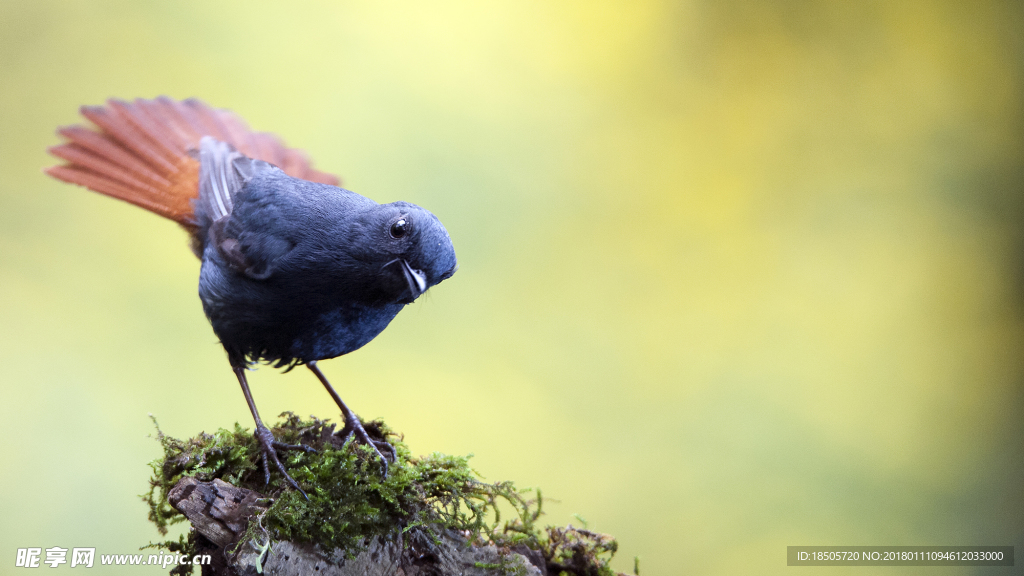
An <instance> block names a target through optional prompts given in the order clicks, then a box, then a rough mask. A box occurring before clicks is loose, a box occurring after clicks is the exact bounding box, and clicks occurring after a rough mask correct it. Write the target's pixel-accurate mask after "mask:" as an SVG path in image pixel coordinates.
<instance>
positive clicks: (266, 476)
mask: <svg viewBox="0 0 1024 576" xmlns="http://www.w3.org/2000/svg"><path fill="white" fill-rule="evenodd" d="M255 435H256V441H257V442H258V443H259V445H260V452H261V453H262V458H261V459H262V460H263V481H264V483H266V484H268V485H269V484H270V463H271V462H273V463H274V466H275V467H276V468H277V469H278V471H279V472H281V475H282V476H284V479H285V480H287V481H288V484H290V485H291V487H292V488H295V489H296V490H298V491H299V493H300V494H302V496H303V497H304V498H305V499H306V500H309V496H307V495H306V492H305V491H303V490H302V488H299V483H298V482H296V481H295V479H294V478H292V477H291V476H290V475H289V474H288V471H287V470H285V469H284V465H283V464H281V460H280V459H278V457H277V451H278V450H303V451H305V452H316V450H314V449H313V448H310V447H309V446H303V445H302V444H285V443H284V442H278V441H277V440H275V439H274V434H273V433H272V432H271V431H270V429H269V428H267V427H266V426H264V425H263V424H259V425H257V426H256V432H255Z"/></svg>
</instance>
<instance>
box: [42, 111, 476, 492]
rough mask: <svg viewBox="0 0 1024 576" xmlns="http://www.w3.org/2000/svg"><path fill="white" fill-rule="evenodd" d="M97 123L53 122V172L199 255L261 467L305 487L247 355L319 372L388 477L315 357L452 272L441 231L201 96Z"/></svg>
mask: <svg viewBox="0 0 1024 576" xmlns="http://www.w3.org/2000/svg"><path fill="white" fill-rule="evenodd" d="M82 114H83V116H85V117H86V118H88V119H89V120H91V121H92V122H93V123H94V124H96V125H97V126H98V127H99V129H100V130H99V131H93V130H89V129H87V128H83V127H79V126H73V127H68V128H62V129H60V130H59V131H58V133H59V134H61V135H62V136H64V137H65V138H66V139H67V140H68V141H69V142H68V143H66V144H62V145H60V146H55V147H53V148H51V149H50V152H51V153H53V154H54V155H56V156H58V157H60V158H63V159H65V160H67V161H68V164H66V165H63V166H55V167H52V168H50V169H48V170H47V173H49V174H50V175H51V176H54V177H56V178H59V179H61V180H64V181H66V182H71V183H74V184H80V185H83V186H86V187H88V188H90V189H92V190H95V191H97V192H100V193H103V194H106V195H108V196H113V197H116V198H120V199H122V200H126V201H128V202H131V203H133V204H136V205H138V206H141V207H143V208H146V209H147V210H150V211H152V212H155V213H157V214H160V215H162V216H165V217H167V218H170V219H172V220H175V221H177V222H179V223H180V224H182V225H183V226H184V227H185V228H186V229H188V231H189V232H190V234H191V237H192V246H193V250H194V251H195V253H196V255H197V256H199V257H200V258H201V259H202V268H201V271H200V274H199V297H200V299H201V300H202V303H203V310H204V311H205V312H206V316H207V318H209V320H210V323H211V325H212V326H213V330H214V332H215V333H216V334H217V336H218V337H219V338H220V341H221V344H223V346H224V349H225V350H226V351H227V355H228V361H229V362H230V364H231V367H232V369H233V370H234V372H235V375H236V376H237V377H238V381H239V383H240V384H241V386H242V392H243V394H245V399H246V402H247V403H248V405H249V409H250V411H251V412H252V415H253V419H254V420H255V421H256V432H255V434H256V438H257V439H258V440H259V443H260V446H261V448H262V451H263V469H264V474H265V478H266V480H267V482H269V480H270V463H271V462H272V463H273V464H274V465H275V467H276V468H277V469H278V470H280V472H281V473H282V474H283V475H284V476H285V478H286V479H287V480H288V482H289V483H290V484H291V485H292V486H293V487H295V488H296V489H298V490H300V491H301V488H299V486H298V484H297V483H296V482H295V481H294V480H293V479H292V478H291V476H289V475H288V473H287V471H286V470H285V468H284V466H283V465H282V464H281V462H280V460H279V459H278V456H277V452H276V449H307V448H305V447H303V446H293V445H287V444H282V443H279V442H277V441H276V440H275V439H274V437H273V435H272V434H271V432H270V430H269V429H268V428H267V427H266V426H265V425H264V424H263V421H262V420H261V419H260V416H259V413H258V412H257V410H256V404H255V403H254V402H253V399H252V394H251V392H250V391H249V385H248V383H247V381H246V378H245V370H246V368H247V367H248V366H249V365H250V364H252V363H253V362H258V361H266V362H269V363H273V364H274V365H275V366H277V367H284V366H287V367H289V368H291V367H294V366H296V365H300V364H304V365H306V366H307V367H308V368H309V369H310V370H312V371H313V373H314V374H316V376H317V378H318V379H319V380H320V382H321V383H323V385H324V386H325V387H326V389H327V391H328V392H329V393H330V395H331V397H332V398H333V399H334V401H335V402H336V403H337V404H338V407H339V408H340V409H341V411H342V414H343V416H344V418H345V430H344V432H345V433H346V434H353V435H355V437H356V438H358V439H359V440H360V441H362V442H364V443H366V444H368V445H369V446H371V447H373V449H374V450H375V451H376V453H377V456H378V457H379V458H380V459H381V462H382V464H383V466H384V470H385V473H386V470H387V458H385V456H384V455H383V454H382V453H381V450H384V451H385V452H389V456H390V457H391V458H393V457H394V453H393V449H392V448H391V446H390V445H388V444H386V443H384V442H378V441H375V440H373V439H371V438H370V437H369V436H368V435H367V433H366V431H365V430H364V428H363V426H362V424H361V423H360V421H359V418H358V417H356V416H355V414H353V413H352V411H351V410H349V408H348V407H347V406H346V405H345V403H344V402H343V401H342V400H341V398H340V397H339V396H338V394H337V392H335V390H334V388H333V387H332V386H331V385H330V383H329V382H328V381H327V379H326V378H325V377H324V374H323V372H321V371H320V369H319V367H318V366H317V364H316V363H317V361H318V360H324V359H327V358H334V357H337V356H341V355H343V354H347V353H349V352H352V351H354V350H357V349H358V348H360V347H362V346H363V345H365V344H366V343H367V342H369V341H370V340H373V338H374V337H375V336H377V335H378V334H380V332H381V331H382V330H384V328H386V327H387V325H388V324H389V323H390V322H391V320H392V319H393V318H394V317H395V315H396V314H398V312H399V311H400V310H401V309H402V308H403V307H404V306H405V305H407V304H410V303H412V302H413V301H414V300H416V298H418V297H419V296H420V295H421V294H423V293H424V292H426V291H427V289H429V288H430V287H431V286H434V285H435V284H437V283H439V282H441V281H442V280H445V279H447V278H448V277H450V276H451V275H452V274H454V273H455V271H456V269H457V268H458V265H457V262H456V259H455V250H454V248H453V247H452V243H451V239H450V238H449V236H448V232H447V231H446V230H445V228H444V226H442V225H441V222H440V221H439V220H438V219H437V217H436V216H434V215H433V214H431V213H430V212H429V211H427V210H424V209H423V208H420V207H419V206H416V205H414V204H409V203H407V202H393V203H391V204H378V203H376V202H374V201H373V200H370V199H368V198H366V197H364V196H360V195H359V194H356V193H355V192H350V191H348V190H345V189H342V188H339V187H338V186H337V184H338V180H337V178H335V177H334V176H331V175H330V174H325V173H322V172H318V171H315V170H313V169H312V168H311V167H310V163H309V161H308V160H307V159H306V157H305V155H304V154H302V153H301V152H299V151H297V150H294V149H288V148H285V147H284V146H283V145H282V144H281V142H280V140H278V139H277V138H276V137H274V136H272V135H270V134H265V133H254V132H252V131H250V130H249V129H248V128H247V127H246V126H245V124H244V123H243V122H242V121H241V120H240V119H239V118H238V117H237V116H235V115H234V114H232V113H230V112H228V111H226V110H215V109H212V108H210V107H208V106H206V105H205V104H204V103H202V102H200V101H198V100H186V101H183V102H178V101H175V100H171V99H169V98H158V99H156V100H148V101H147V100H136V101H135V102H134V103H131V104H130V103H127V102H122V101H117V100H111V101H109V102H108V106H107V107H83V108H82Z"/></svg>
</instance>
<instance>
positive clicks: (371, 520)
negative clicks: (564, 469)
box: [143, 413, 616, 576]
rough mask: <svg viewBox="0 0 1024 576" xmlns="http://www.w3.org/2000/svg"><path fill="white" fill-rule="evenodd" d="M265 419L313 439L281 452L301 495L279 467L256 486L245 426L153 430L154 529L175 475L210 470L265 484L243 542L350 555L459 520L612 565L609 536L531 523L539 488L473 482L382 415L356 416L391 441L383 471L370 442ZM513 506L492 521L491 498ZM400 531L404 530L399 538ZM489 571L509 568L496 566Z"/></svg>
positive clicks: (470, 529)
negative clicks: (182, 436) (174, 434)
mask: <svg viewBox="0 0 1024 576" xmlns="http://www.w3.org/2000/svg"><path fill="white" fill-rule="evenodd" d="M282 417H283V418H284V419H283V421H282V422H280V423H279V424H278V425H277V426H275V427H274V428H273V432H274V436H275V437H276V438H277V439H278V440H280V441H282V442H286V443H289V444H300V443H301V444H305V445H308V446H312V447H313V448H315V449H316V452H309V453H307V452H302V451H287V452H283V453H281V454H280V456H281V459H282V462H283V463H284V465H285V467H286V468H287V469H288V471H289V473H290V474H291V475H292V477H293V478H295V480H296V481H297V482H298V483H299V485H300V486H302V487H303V489H304V490H305V491H306V492H307V494H308V495H309V500H306V499H305V498H303V496H302V494H300V493H299V492H297V491H295V490H291V489H288V488H287V486H286V485H285V484H284V482H283V479H282V477H281V475H280V474H278V473H277V472H276V471H274V472H272V474H271V482H270V485H269V486H266V485H264V476H263V469H262V466H261V463H260V459H259V458H260V452H259V449H258V446H257V444H256V440H255V438H254V437H253V435H252V432H250V431H249V430H246V429H244V428H242V427H241V426H239V425H238V424H236V425H235V427H234V429H233V430H230V431H229V430H218V431H217V432H215V433H213V434H206V433H203V434H200V435H198V436H196V437H195V438H191V439H188V440H178V439H175V438H171V437H169V436H167V435H165V434H163V433H162V432H159V429H158V434H157V439H158V440H159V442H160V444H161V446H162V447H163V450H164V457H163V458H161V459H158V460H155V461H153V462H152V463H151V464H150V465H151V467H152V469H153V477H152V479H151V481H150V482H151V488H150V490H149V492H148V493H147V494H146V495H144V496H143V499H144V500H146V502H147V503H148V504H149V510H150V512H149V518H150V520H151V521H152V522H153V523H154V524H155V525H156V526H157V528H158V529H159V530H160V531H161V533H166V530H167V527H168V526H170V525H172V524H175V523H178V522H182V521H184V520H185V518H184V516H183V515H182V514H181V513H179V512H178V511H177V510H175V509H174V508H173V507H171V506H170V505H169V504H168V502H167V494H168V492H169V491H170V490H171V488H173V487H174V485H175V484H176V483H177V482H178V481H179V480H180V479H181V478H182V477H183V476H194V477H195V478H197V479H199V480H201V481H204V482H208V481H211V480H213V479H214V478H220V479H221V480H223V481H225V482H228V483H230V484H233V485H235V486H239V487H243V488H248V489H250V490H254V491H256V492H259V493H262V494H266V495H267V499H266V501H265V502H263V504H265V505H266V506H267V508H266V511H265V512H263V513H261V514H259V517H258V518H251V519H250V522H249V528H248V533H247V534H246V537H245V538H243V540H249V539H251V540H253V541H254V542H256V543H264V544H265V543H266V542H268V541H269V540H290V541H294V542H311V543H315V544H319V545H320V546H321V547H323V548H324V549H325V550H332V549H340V550H342V551H344V552H345V554H346V555H348V556H350V557H351V556H355V555H356V554H358V553H359V551H361V550H362V549H363V547H364V546H365V545H366V543H367V542H368V541H369V540H370V539H372V538H373V537H375V536H379V537H383V538H392V539H395V538H398V537H399V536H402V537H403V538H402V539H401V540H400V541H404V542H409V541H414V540H417V539H419V540H423V537H426V539H427V540H428V541H429V540H431V539H432V540H433V541H437V539H438V536H439V535H440V534H441V533H442V532H443V531H445V530H451V529H454V530H458V531H460V532H462V534H463V535H465V536H466V537H467V538H468V539H469V540H470V541H472V542H474V543H477V544H495V545H497V546H498V547H499V549H502V550H511V549H513V548H516V547H525V548H529V549H532V550H539V551H541V553H542V554H543V555H544V557H545V559H546V560H547V562H548V565H549V568H551V569H552V570H551V572H552V573H553V574H558V573H560V572H562V573H567V574H579V575H583V574H587V575H595V576H596V575H602V576H603V575H610V574H614V573H613V572H612V571H611V569H610V568H609V567H608V561H609V560H610V559H611V556H612V555H613V554H614V553H615V548H616V544H615V541H614V540H612V539H611V538H610V537H608V536H605V535H602V534H597V533H594V532H589V531H587V530H578V529H575V528H573V527H571V526H569V527H566V528H557V527H547V528H543V529H542V528H540V527H538V526H537V520H538V518H539V517H540V516H541V514H542V505H543V499H542V497H541V494H540V491H539V490H538V491H537V492H536V497H531V496H532V494H533V493H532V492H531V491H530V490H519V489H517V488H516V487H515V486H514V485H513V484H512V483H511V482H498V483H494V484H490V483H486V482H483V481H481V480H480V477H479V475H478V474H477V473H476V472H475V471H474V470H473V469H472V468H470V466H469V462H468V458H465V457H459V456H446V455H443V454H437V453H435V454H431V455H428V456H420V457H413V456H412V455H411V454H410V452H409V449H408V447H407V446H406V445H405V444H404V443H403V442H402V440H401V438H400V437H397V436H396V435H395V434H394V433H393V432H391V430H390V429H388V428H387V426H385V425H384V424H383V423H381V422H370V423H368V424H366V425H365V426H366V429H367V432H368V433H369V434H370V435H371V437H375V439H379V440H384V439H387V440H388V441H389V442H391V444H392V445H393V446H394V447H395V452H396V455H397V458H396V461H395V462H393V463H391V464H390V467H389V472H388V475H387V477H386V478H385V477H382V476H381V474H380V470H379V462H378V461H377V460H375V457H374V455H373V453H372V450H371V449H370V448H369V447H367V446H365V445H362V444H357V443H355V442H351V441H350V442H347V443H343V442H342V438H341V435H340V434H337V433H335V432H334V425H333V424H329V423H327V422H325V421H322V420H319V419H316V418H313V419H311V420H302V419H300V418H298V417H297V416H296V415H294V414H291V413H285V414H282ZM500 501H504V502H506V503H507V504H508V506H504V505H503V506H504V507H505V508H506V509H507V508H509V507H510V508H511V509H512V510H513V515H512V517H511V518H510V519H508V520H505V521H502V515H501V512H500V510H499V502H500ZM405 536H408V537H407V538H406V537H405ZM164 546H165V547H168V548H173V549H175V550H180V551H188V550H192V549H194V547H195V536H194V534H190V536H189V538H188V539H182V540H181V541H178V542H169V543H166V544H165V545H164ZM497 571H499V572H509V571H510V570H506V569H505V567H503V566H501V567H500V569H498V570H497Z"/></svg>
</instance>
